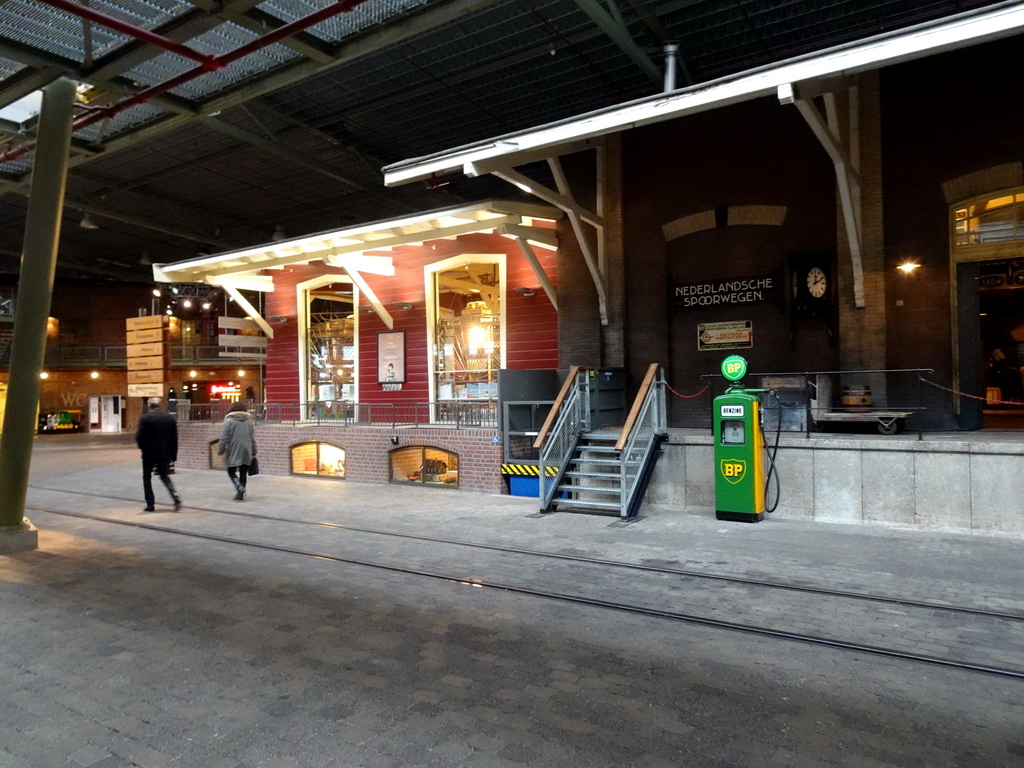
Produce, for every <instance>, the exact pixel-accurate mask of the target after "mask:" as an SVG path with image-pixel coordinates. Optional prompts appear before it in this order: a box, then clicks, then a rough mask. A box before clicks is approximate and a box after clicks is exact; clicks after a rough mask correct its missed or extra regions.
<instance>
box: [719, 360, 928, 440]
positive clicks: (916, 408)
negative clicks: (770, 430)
mask: <svg viewBox="0 0 1024 768" xmlns="http://www.w3.org/2000/svg"><path fill="white" fill-rule="evenodd" d="M890 373H914V374H917V388H916V393H917V394H916V398H915V399H916V400H917V405H912V406H901V407H898V408H897V407H895V406H887V407H886V408H885V410H887V411H897V410H898V411H912V412H913V414H914V415H915V416H916V417H917V439H918V440H923V439H924V425H923V419H922V417H921V414H922V413H923V412H924V411H926V410H928V409H927V407H926V406H924V405H922V394H921V384H922V382H923V381H924V374H926V373H935V369H933V368H859V369H851V370H845V371H770V372H748V373H747V376H748V377H749V376H758V377H769V376H801V377H803V393H804V395H805V396H806V399H807V406H806V412H807V425H806V431H805V436H806V437H810V436H811V425H812V419H813V412H812V411H813V409H812V408H811V398H810V391H811V388H812V387H816V386H817V385H816V384H812V383H811V377H812V376H826V375H827V376H847V375H872V374H890ZM719 378H723V377H722V374H720V373H705V374H702V375H701V377H700V379H701V381H703V380H704V379H719ZM710 394H711V400H712V405H711V407H712V409H713V408H714V392H711V393H710ZM819 410H820V409H819ZM830 410H834V409H830ZM780 418H781V414H780ZM712 422H714V418H713V417H712Z"/></svg>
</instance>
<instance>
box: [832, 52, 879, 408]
mask: <svg viewBox="0 0 1024 768" xmlns="http://www.w3.org/2000/svg"><path fill="white" fill-rule="evenodd" d="M857 91H858V93H857V101H858V104H859V111H860V121H859V122H860V130H859V133H860V141H859V145H860V151H859V161H860V162H859V172H860V181H861V190H860V191H861V195H860V201H861V202H860V206H861V222H862V229H861V260H862V262H863V267H864V301H865V306H864V307H862V308H857V307H856V306H854V299H853V270H852V268H851V266H850V245H849V241H848V240H847V238H846V228H845V223H844V221H843V214H842V208H841V207H840V206H839V203H838V200H837V203H836V206H837V208H838V213H837V216H836V219H837V222H836V223H837V227H836V229H837V252H838V256H839V286H840V297H839V361H840V368H844V369H872V368H885V367H886V347H885V315H886V305H885V279H886V274H885V258H884V252H883V249H884V237H883V231H882V214H883V209H882V140H881V121H880V105H879V79H878V73H877V72H869V73H866V74H864V75H861V76H860V78H859V82H858V87H857ZM839 103H840V127H841V134H842V141H843V146H844V147H846V148H847V149H848V150H850V149H851V147H850V123H849V119H848V114H849V107H850V100H849V93H847V98H846V99H840V100H839ZM855 165H857V164H856V163H855ZM860 378H863V379H864V383H867V384H868V385H869V386H870V387H871V391H872V394H873V395H874V396H875V397H876V398H878V397H880V396H884V394H885V377H884V376H876V377H860Z"/></svg>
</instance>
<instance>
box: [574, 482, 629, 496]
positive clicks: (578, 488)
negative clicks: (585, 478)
mask: <svg viewBox="0 0 1024 768" xmlns="http://www.w3.org/2000/svg"><path fill="white" fill-rule="evenodd" d="M558 490H560V491H569V492H570V493H614V494H616V495H618V494H620V493H622V489H621V488H619V487H618V486H615V487H612V486H606V487H601V486H599V485H569V484H562V485H560V486H558Z"/></svg>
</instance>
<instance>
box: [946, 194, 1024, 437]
mask: <svg viewBox="0 0 1024 768" xmlns="http://www.w3.org/2000/svg"><path fill="white" fill-rule="evenodd" d="M950 230H951V232H950V234H951V238H950V240H951V245H952V253H951V256H952V271H951V276H952V277H953V280H954V289H953V298H954V301H955V304H956V308H957V311H956V317H957V329H956V330H955V332H954V339H953V341H954V357H955V359H957V360H958V365H957V369H958V378H959V387H958V389H959V390H960V391H961V392H963V393H965V396H963V397H961V398H960V411H959V412H960V420H961V425H962V426H965V427H968V428H977V427H983V428H987V429H1024V189H1022V188H1015V189H1008V190H1002V191H1000V192H996V193H991V194H987V195H983V196H980V197H978V198H975V199H972V200H968V201H965V202H961V203H957V204H955V205H953V206H951V208H950Z"/></svg>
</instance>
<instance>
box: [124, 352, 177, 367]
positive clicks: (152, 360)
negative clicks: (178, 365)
mask: <svg viewBox="0 0 1024 768" xmlns="http://www.w3.org/2000/svg"><path fill="white" fill-rule="evenodd" d="M170 362H171V361H170V360H169V359H168V358H167V356H166V355H154V356H153V357H129V358H128V370H129V371H162V370H163V369H164V368H170V367H171V365H170Z"/></svg>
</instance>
